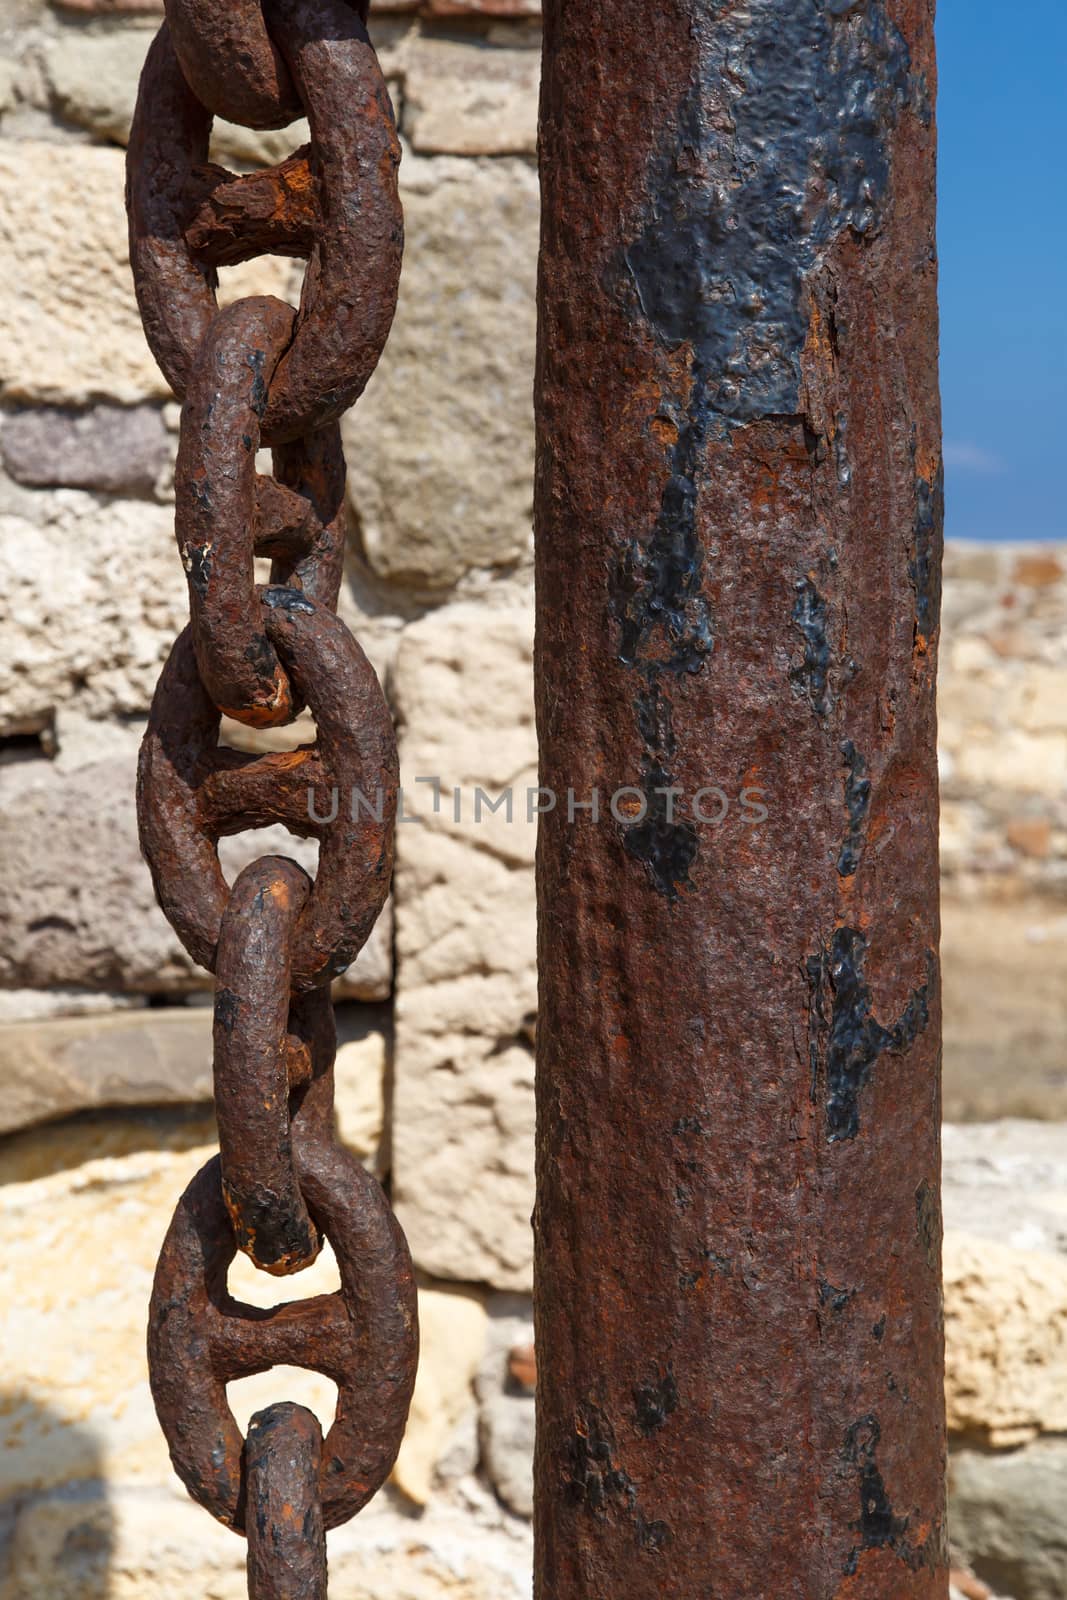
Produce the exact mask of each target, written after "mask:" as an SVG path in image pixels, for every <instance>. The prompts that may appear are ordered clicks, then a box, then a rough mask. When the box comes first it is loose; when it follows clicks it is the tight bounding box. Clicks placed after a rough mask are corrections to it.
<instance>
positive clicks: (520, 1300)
mask: <svg viewBox="0 0 1067 1600" xmlns="http://www.w3.org/2000/svg"><path fill="white" fill-rule="evenodd" d="M533 1337H534V1332H533V1306H532V1304H531V1303H530V1301H529V1300H528V1299H527V1298H525V1297H523V1296H519V1295H494V1296H493V1297H492V1298H491V1299H490V1301H489V1338H488V1341H487V1348H486V1354H485V1359H484V1360H483V1362H482V1365H481V1369H480V1371H479V1373H478V1378H477V1383H476V1389H477V1393H478V1405H479V1414H480V1415H479V1436H480V1439H481V1446H482V1466H483V1468H484V1471H485V1474H486V1477H487V1478H488V1479H489V1482H490V1483H491V1484H492V1486H493V1488H494V1489H495V1490H496V1493H497V1494H498V1495H499V1496H500V1499H501V1500H502V1501H503V1502H504V1504H505V1505H506V1506H507V1507H508V1508H509V1509H510V1510H512V1511H514V1512H517V1513H518V1515H519V1516H522V1517H530V1516H532V1514H533V1449H534V1425H535V1414H534V1413H535V1408H534V1387H533V1384H532V1383H530V1382H529V1381H528V1380H529V1379H530V1378H531V1377H532V1376H533V1373H532V1372H531V1370H530V1361H529V1354H530V1352H531V1351H532V1349H533ZM515 1351H521V1352H522V1354H523V1361H522V1364H521V1367H519V1369H518V1370H519V1371H520V1374H521V1376H520V1377H516V1376H515V1372H516V1362H515V1360H514V1352H515Z"/></svg>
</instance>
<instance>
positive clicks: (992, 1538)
mask: <svg viewBox="0 0 1067 1600" xmlns="http://www.w3.org/2000/svg"><path fill="white" fill-rule="evenodd" d="M948 1482H949V1526H950V1528H951V1530H952V1539H953V1542H954V1544H956V1545H958V1546H959V1548H960V1549H961V1550H963V1551H964V1552H965V1553H966V1555H967V1558H968V1561H969V1562H970V1564H971V1566H973V1568H974V1570H975V1572H976V1573H977V1574H978V1577H979V1578H983V1579H985V1580H986V1582H987V1583H988V1584H990V1586H991V1587H992V1588H994V1589H995V1590H996V1592H997V1593H998V1594H1001V1595H1011V1596H1012V1600H1063V1596H1064V1595H1065V1594H1067V1518H1065V1517H1064V1507H1065V1506H1067V1441H1064V1440H1062V1439H1055V1440H1053V1439H1042V1440H1039V1441H1038V1442H1037V1443H1035V1444H1030V1445H1027V1446H1026V1447H1025V1449H1022V1450H1012V1451H1007V1452H998V1453H996V1454H987V1453H986V1452H984V1451H980V1450H960V1451H957V1452H955V1453H954V1454H953V1455H952V1457H951V1459H950V1462H949V1479H948Z"/></svg>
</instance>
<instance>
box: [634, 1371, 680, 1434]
mask: <svg viewBox="0 0 1067 1600" xmlns="http://www.w3.org/2000/svg"><path fill="white" fill-rule="evenodd" d="M634 1406H635V1408H636V1412H637V1426H638V1429H639V1431H640V1432H641V1433H643V1434H644V1435H645V1437H646V1438H648V1437H649V1436H650V1435H652V1434H653V1433H655V1432H656V1431H657V1429H659V1428H662V1427H663V1425H664V1424H665V1423H666V1421H667V1418H668V1417H670V1416H672V1415H673V1414H674V1412H675V1411H677V1409H678V1384H677V1382H676V1380H675V1376H674V1373H673V1372H672V1371H671V1369H670V1367H668V1368H667V1370H666V1372H663V1373H661V1374H660V1375H659V1376H658V1377H656V1378H654V1379H653V1380H652V1381H651V1382H650V1383H639V1384H638V1385H637V1387H636V1388H635V1389H634Z"/></svg>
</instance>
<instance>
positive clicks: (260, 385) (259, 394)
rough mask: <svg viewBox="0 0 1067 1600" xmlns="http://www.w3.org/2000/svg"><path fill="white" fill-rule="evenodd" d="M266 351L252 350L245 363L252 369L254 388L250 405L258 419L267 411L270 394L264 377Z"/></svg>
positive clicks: (250, 396) (251, 392) (249, 398)
mask: <svg viewBox="0 0 1067 1600" xmlns="http://www.w3.org/2000/svg"><path fill="white" fill-rule="evenodd" d="M266 359H267V357H266V352H265V351H264V350H251V351H249V353H248V355H247V356H246V357H245V363H246V365H247V366H249V367H250V368H251V369H252V388H251V390H250V392H249V396H248V403H249V405H250V406H251V407H252V410H253V411H254V412H255V414H256V416H257V417H260V418H262V416H263V413H264V412H265V411H266V409H267V400H268V399H269V392H268V388H267V383H266V380H265V378H264V376H263V366H264V363H265V361H266Z"/></svg>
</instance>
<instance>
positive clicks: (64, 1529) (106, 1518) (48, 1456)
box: [0, 1329, 115, 1600]
mask: <svg viewBox="0 0 1067 1600" xmlns="http://www.w3.org/2000/svg"><path fill="white" fill-rule="evenodd" d="M71 1333H72V1341H73V1340H76V1337H77V1335H76V1330H73V1329H72V1330H71ZM0 1415H2V1416H3V1417H4V1419H5V1421H6V1423H7V1424H8V1426H7V1427H6V1428H5V1432H6V1434H7V1440H6V1448H5V1450H4V1455H3V1459H2V1461H0V1600H108V1596H110V1594H111V1592H112V1590H111V1571H112V1556H113V1551H114V1543H115V1536H114V1521H113V1516H112V1511H111V1507H110V1504H109V1501H108V1495H107V1487H106V1484H105V1481H104V1463H103V1457H102V1452H101V1447H100V1444H99V1441H98V1440H97V1439H96V1437H95V1435H94V1434H93V1432H92V1431H91V1430H90V1429H89V1428H86V1427H84V1426H79V1425H77V1424H73V1423H71V1422H70V1421H69V1420H68V1419H67V1418H65V1417H62V1416H60V1415H58V1414H57V1413H56V1412H54V1411H52V1410H51V1409H50V1408H49V1407H48V1406H46V1405H42V1404H41V1403H40V1402H39V1401H37V1400H35V1399H34V1398H33V1397H32V1396H29V1395H26V1394H24V1393H21V1392H20V1391H18V1390H17V1389H10V1388H8V1389H5V1390H3V1391H0ZM60 1463H61V1466H60ZM57 1476H62V1477H63V1479H64V1481H62V1482H58V1483H57V1482H56V1481H55V1480H56V1477H57ZM34 1484H42V1485H46V1487H41V1488H33V1487H27V1486H28V1485H34Z"/></svg>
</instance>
